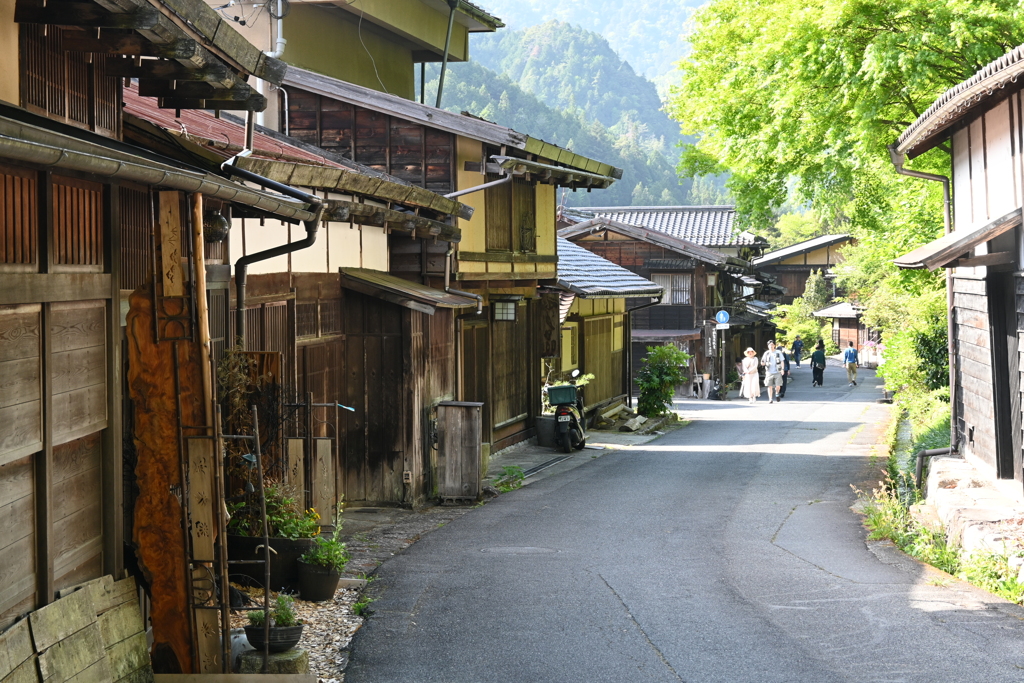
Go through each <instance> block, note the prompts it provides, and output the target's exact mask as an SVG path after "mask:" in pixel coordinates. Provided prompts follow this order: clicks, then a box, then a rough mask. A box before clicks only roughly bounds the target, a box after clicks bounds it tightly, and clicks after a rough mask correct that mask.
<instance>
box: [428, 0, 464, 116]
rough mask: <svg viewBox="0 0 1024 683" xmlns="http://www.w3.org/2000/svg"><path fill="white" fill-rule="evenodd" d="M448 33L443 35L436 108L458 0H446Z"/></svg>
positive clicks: (446, 64) (439, 100) (446, 66)
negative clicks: (442, 53)
mask: <svg viewBox="0 0 1024 683" xmlns="http://www.w3.org/2000/svg"><path fill="white" fill-rule="evenodd" d="M448 7H450V8H451V9H450V10H449V12H448V33H446V34H445V36H444V55H443V56H442V57H441V76H440V77H439V78H438V81H437V102H436V104H434V107H435V108H436V109H440V108H441V93H442V92H443V91H444V72H445V71H446V70H447V69H448V48H449V47H451V44H452V27H453V26H454V25H455V10H457V9H458V8H459V0H448Z"/></svg>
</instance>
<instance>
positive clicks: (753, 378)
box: [740, 348, 761, 403]
mask: <svg viewBox="0 0 1024 683" xmlns="http://www.w3.org/2000/svg"><path fill="white" fill-rule="evenodd" d="M743 355H744V356H745V358H744V359H743V360H742V361H741V362H740V377H742V378H743V382H742V384H740V396H743V397H744V398H746V399H747V401H748V402H750V403H754V402H755V401H757V399H759V398H760V397H761V380H760V378H759V377H758V376H757V351H755V350H754V349H750V348H748V349H747V350H746V351H745V352H744V354H743Z"/></svg>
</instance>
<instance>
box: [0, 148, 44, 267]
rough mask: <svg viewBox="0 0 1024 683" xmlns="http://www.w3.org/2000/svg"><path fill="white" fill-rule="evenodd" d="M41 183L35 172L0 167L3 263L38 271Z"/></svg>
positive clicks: (0, 220)
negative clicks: (39, 183) (39, 190)
mask: <svg viewBox="0 0 1024 683" xmlns="http://www.w3.org/2000/svg"><path fill="white" fill-rule="evenodd" d="M37 198H38V181H37V175H36V172H35V171H29V170H25V169H17V168H9V167H0V264H2V265H3V270H5V271H11V270H24V271H32V270H38V268H39V265H38V264H39V206H38V203H37Z"/></svg>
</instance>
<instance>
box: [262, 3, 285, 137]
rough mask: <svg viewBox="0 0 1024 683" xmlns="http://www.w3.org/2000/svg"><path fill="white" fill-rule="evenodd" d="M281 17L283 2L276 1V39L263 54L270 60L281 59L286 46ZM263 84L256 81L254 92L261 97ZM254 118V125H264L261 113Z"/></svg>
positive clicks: (282, 17)
mask: <svg viewBox="0 0 1024 683" xmlns="http://www.w3.org/2000/svg"><path fill="white" fill-rule="evenodd" d="M283 15H284V0H277V15H276V16H275V25H276V26H277V39H276V40H275V41H274V49H273V50H271V51H270V52H264V53H263V54H264V55H266V56H267V57H270V58H271V59H279V58H280V57H281V55H283V54H284V46H285V45H287V44H288V41H287V40H285V39H284V16H283ZM272 16H274V15H272ZM263 83H264V81H263V80H258V81H257V87H256V90H257V91H258V92H259V93H260V94H261V95H266V94H267V93H265V92H263V87H264V86H263ZM256 118H257V121H256V123H258V124H260V125H261V126H262V125H265V123H266V122H265V121H264V118H263V112H259V113H257V114H256Z"/></svg>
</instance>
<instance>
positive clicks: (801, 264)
mask: <svg viewBox="0 0 1024 683" xmlns="http://www.w3.org/2000/svg"><path fill="white" fill-rule="evenodd" d="M854 242H855V240H854V239H853V238H852V237H851V236H850V235H821V236H820V237H815V238H813V239H809V240H805V241H803V242H798V243H797V244H791V245H789V246H788V247H783V248H782V249H776V250H775V251H770V252H768V253H766V254H765V255H764V256H759V257H757V258H755V259H754V260H753V261H752V263H753V265H754V268H756V269H757V270H758V271H760V272H761V273H764V274H765V275H768V276H771V277H772V278H774V280H775V284H776V285H778V286H779V287H781V288H783V289H784V290H785V294H781V295H780V296H779V297H778V298H779V300H778V301H777V302H776V303H782V304H791V303H793V299H795V298H797V297H800V296H803V295H804V290H805V289H806V287H807V278H809V277H810V276H811V273H813V272H814V271H821V273H822V275H824V276H825V277H830V275H831V270H832V268H833V267H834V266H835V265H836V264H838V263H839V262H840V261H842V248H843V247H845V246H846V245H848V244H853V243H854ZM835 296H836V293H835V292H833V298H835Z"/></svg>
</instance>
